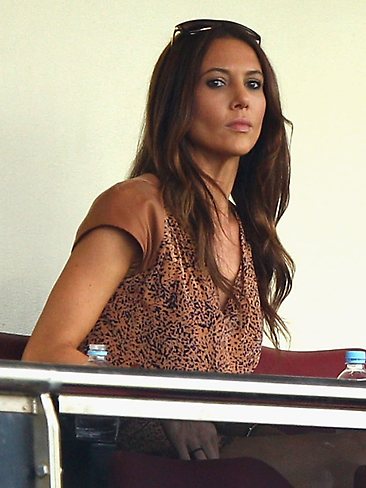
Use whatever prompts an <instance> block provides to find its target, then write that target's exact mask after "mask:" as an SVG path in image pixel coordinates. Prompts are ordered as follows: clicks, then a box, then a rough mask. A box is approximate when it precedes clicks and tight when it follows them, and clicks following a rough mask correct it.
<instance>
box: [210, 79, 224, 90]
mask: <svg viewBox="0 0 366 488" xmlns="http://www.w3.org/2000/svg"><path fill="white" fill-rule="evenodd" d="M206 85H207V86H208V87H209V88H220V87H221V86H224V85H225V81H224V80H221V79H219V78H215V79H214V80H208V81H207V82H206Z"/></svg>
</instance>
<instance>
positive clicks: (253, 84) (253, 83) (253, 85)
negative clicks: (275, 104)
mask: <svg viewBox="0 0 366 488" xmlns="http://www.w3.org/2000/svg"><path fill="white" fill-rule="evenodd" d="M246 85H247V87H249V88H250V89H251V90H259V89H260V88H262V86H263V82H262V81H260V80H249V81H247V82H246Z"/></svg>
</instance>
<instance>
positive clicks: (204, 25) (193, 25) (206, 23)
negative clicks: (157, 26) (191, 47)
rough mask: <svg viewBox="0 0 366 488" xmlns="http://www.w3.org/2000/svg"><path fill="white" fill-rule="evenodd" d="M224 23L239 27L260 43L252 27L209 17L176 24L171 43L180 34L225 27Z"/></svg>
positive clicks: (194, 33) (191, 33)
mask: <svg viewBox="0 0 366 488" xmlns="http://www.w3.org/2000/svg"><path fill="white" fill-rule="evenodd" d="M226 25H227V26H235V27H239V28H240V29H241V30H242V31H243V33H244V34H245V35H246V36H248V37H251V38H252V39H254V40H255V41H256V42H257V43H258V44H259V45H260V43H261V36H260V35H259V34H257V33H256V32H255V31H254V30H253V29H250V28H249V27H246V26H245V25H242V24H238V23H237V22H231V21H230V20H210V19H198V20H187V21H186V22H182V23H181V24H178V25H176V26H175V28H174V32H173V37H172V40H171V45H173V44H174V42H175V41H176V39H178V38H179V37H180V36H181V35H184V34H186V35H191V36H193V35H196V34H200V33H201V32H207V31H210V30H213V29H217V28H219V27H225V26H226Z"/></svg>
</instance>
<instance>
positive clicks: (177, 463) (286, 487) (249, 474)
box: [110, 451, 291, 488]
mask: <svg viewBox="0 0 366 488" xmlns="http://www.w3.org/2000/svg"><path fill="white" fill-rule="evenodd" d="M213 487H215V488H254V487H255V488H268V487H271V488H291V485H290V484H289V483H288V481H286V480H285V478H283V477H282V476H281V475H280V474H279V473H278V472H277V471H275V470H274V469H272V468H271V467H270V466H268V465H267V464H265V463H263V462H262V461H259V460H257V459H252V458H235V459H220V460H212V461H181V460H179V459H168V458H163V457H158V456H151V455H146V454H136V453H130V452H123V451H118V452H116V453H115V454H114V455H113V457H112V463H111V485H110V488H213Z"/></svg>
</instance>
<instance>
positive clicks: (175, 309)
mask: <svg viewBox="0 0 366 488" xmlns="http://www.w3.org/2000/svg"><path fill="white" fill-rule="evenodd" d="M239 224H240V244H241V250H242V258H241V264H240V267H239V271H238V274H237V276H236V279H235V282H234V293H233V294H234V297H231V298H229V299H228V300H227V302H226V304H225V307H224V308H223V309H221V308H220V305H219V298H218V292H217V289H216V287H215V285H214V283H213V281H212V279H211V277H210V276H209V275H208V273H206V272H205V271H204V270H200V269H199V268H198V266H197V262H196V253H195V246H194V243H193V242H192V239H191V238H190V236H189V235H188V234H187V233H186V232H184V230H183V229H182V228H181V227H180V225H179V223H178V222H177V220H176V219H175V218H174V217H173V216H172V215H170V214H169V213H167V212H166V211H165V209H164V205H163V201H162V196H161V193H160V190H159V180H158V178H157V177H156V176H154V175H151V174H146V175H143V176H140V177H138V178H134V179H130V180H127V181H125V182H122V183H118V184H116V185H114V186H113V187H112V188H110V189H108V190H107V191H105V192H104V193H102V194H101V195H100V196H99V197H98V198H97V199H96V200H95V202H94V203H93V205H92V207H91V209H90V211H89V213H88V214H87V216H86V218H85V219H84V221H83V222H82V224H81V226H80V228H79V230H78V232H77V235H76V240H75V245H77V243H78V242H79V241H80V240H81V239H82V237H83V236H85V235H86V234H87V233H88V232H90V231H92V230H93V229H96V228H98V227H102V226H112V227H115V228H118V229H122V230H124V231H125V232H128V233H129V234H130V235H131V236H133V238H134V239H135V240H136V241H137V243H138V244H139V246H140V248H141V251H142V258H141V260H140V261H139V262H138V263H135V264H134V266H132V267H131V269H130V270H129V272H128V275H127V276H126V277H125V279H124V280H123V281H122V282H121V283H120V284H119V286H118V287H117V289H116V291H115V293H114V294H113V296H112V297H111V298H110V300H109V301H108V303H107V304H106V306H105V308H104V310H103V312H102V314H101V316H100V317H99V319H98V321H97V323H96V324H95V326H94V327H93V329H92V330H91V332H90V333H89V334H88V336H87V337H86V339H85V341H84V342H83V343H82V344H81V346H80V349H81V350H85V348H86V345H87V344H90V343H98V342H99V343H104V344H106V345H107V347H108V351H109V356H108V357H109V362H110V363H111V364H112V365H114V366H118V367H134V368H135V367H138V368H158V369H159V368H162V369H173V370H185V371H202V372H208V371H215V372H223V373H250V372H252V371H253V370H254V369H255V367H256V365H257V363H258V361H259V357H260V351H261V343H262V332H263V315H262V311H261V306H260V300H259V294H258V287H257V281H256V275H255V270H254V266H253V260H252V254H251V249H250V245H249V243H248V242H247V241H246V239H245V234H244V229H243V226H242V225H241V223H240V221H239Z"/></svg>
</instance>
